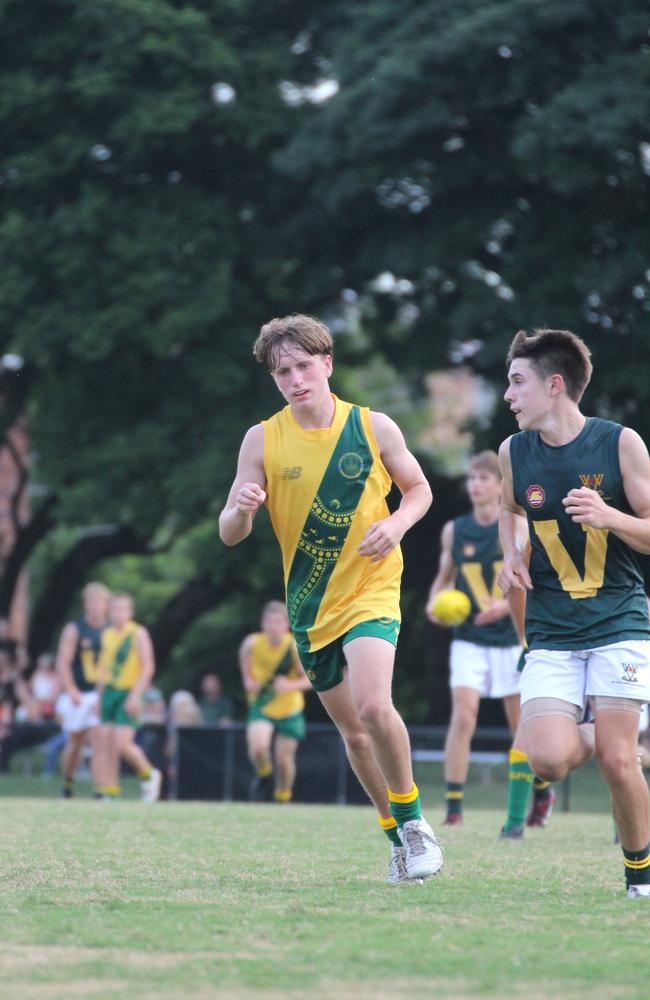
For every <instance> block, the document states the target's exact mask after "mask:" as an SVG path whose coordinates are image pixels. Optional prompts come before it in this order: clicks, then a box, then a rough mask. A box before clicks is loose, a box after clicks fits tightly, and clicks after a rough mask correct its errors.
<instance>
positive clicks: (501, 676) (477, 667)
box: [449, 639, 521, 698]
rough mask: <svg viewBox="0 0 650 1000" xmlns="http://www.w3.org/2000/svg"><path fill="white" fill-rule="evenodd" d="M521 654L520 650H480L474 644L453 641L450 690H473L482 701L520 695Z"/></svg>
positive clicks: (510, 647) (502, 647)
mask: <svg viewBox="0 0 650 1000" xmlns="http://www.w3.org/2000/svg"><path fill="white" fill-rule="evenodd" d="M520 653H521V646H479V645H478V643H476V642H466V641H465V640H464V639H452V642H451V650H450V653H449V668H450V675H451V676H450V678H449V686H450V687H452V688H457V687H468V688H473V690H474V691H478V693H479V694H480V696H481V698H507V697H508V696H509V695H511V694H519V678H520V677H521V674H520V673H519V672H518V670H517V663H518V662H519V655H520Z"/></svg>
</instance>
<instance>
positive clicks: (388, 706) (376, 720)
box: [359, 698, 395, 730]
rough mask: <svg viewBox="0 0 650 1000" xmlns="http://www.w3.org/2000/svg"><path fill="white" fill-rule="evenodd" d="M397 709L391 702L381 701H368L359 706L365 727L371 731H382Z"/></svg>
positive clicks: (360, 716)
mask: <svg viewBox="0 0 650 1000" xmlns="http://www.w3.org/2000/svg"><path fill="white" fill-rule="evenodd" d="M394 711H395V709H394V708H393V705H392V703H391V702H387V701H385V700H380V699H378V698H377V699H368V701H366V702H365V703H364V704H363V705H360V706H359V718H360V719H361V722H362V724H363V726H364V727H365V728H366V729H369V730H378V729H382V728H383V727H384V726H385V725H386V723H387V722H388V720H389V718H390V716H391V715H392V714H393V712H394Z"/></svg>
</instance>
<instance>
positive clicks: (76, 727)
mask: <svg viewBox="0 0 650 1000" xmlns="http://www.w3.org/2000/svg"><path fill="white" fill-rule="evenodd" d="M109 599H110V591H109V590H108V588H107V587H105V586H104V585H103V583H89V584H87V585H86V586H85V587H84V589H83V591H82V603H83V616H82V617H81V618H79V619H77V620H76V621H72V622H68V624H67V625H66V626H65V628H64V629H63V632H62V633H61V638H60V640H59V647H58V649H57V653H56V668H57V671H58V674H59V677H60V679H61V686H62V688H63V691H62V694H61V696H60V697H59V699H58V701H57V704H56V711H57V714H58V716H59V718H60V720H61V728H62V730H63V731H64V733H66V734H67V739H66V743H65V748H64V751H63V763H62V772H63V788H62V791H61V794H62V796H63V798H71V797H72V795H73V791H74V779H75V773H76V770H77V765H78V763H79V756H80V754H81V750H82V747H83V745H84V743H85V741H86V738H88V739H89V740H90V745H91V750H92V758H91V773H92V776H93V781H94V784H95V787H96V788H98V786H99V783H100V776H99V774H98V771H97V767H98V764H99V757H98V739H97V733H98V730H97V727H98V725H99V698H98V693H97V689H96V686H97V680H98V677H99V656H100V651H101V637H102V632H103V630H104V629H105V628H106V625H107V624H108V621H107V615H108V602H109Z"/></svg>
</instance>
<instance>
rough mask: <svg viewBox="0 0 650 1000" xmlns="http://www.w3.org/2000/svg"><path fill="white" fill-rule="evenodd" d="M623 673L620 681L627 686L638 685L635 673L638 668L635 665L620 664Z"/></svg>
mask: <svg viewBox="0 0 650 1000" xmlns="http://www.w3.org/2000/svg"><path fill="white" fill-rule="evenodd" d="M621 666H622V667H623V673H622V675H621V680H622V681H625V682H626V683H627V684H638V683H639V678H638V677H637V673H638V672H639V668H638V666H637V664H636V663H622V664H621Z"/></svg>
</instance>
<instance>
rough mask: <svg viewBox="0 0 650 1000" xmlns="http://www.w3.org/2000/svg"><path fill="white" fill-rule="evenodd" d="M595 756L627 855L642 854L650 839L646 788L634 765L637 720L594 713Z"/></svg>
mask: <svg viewBox="0 0 650 1000" xmlns="http://www.w3.org/2000/svg"><path fill="white" fill-rule="evenodd" d="M595 714H596V754H597V757H598V763H599V764H600V769H601V771H602V773H603V776H604V778H605V781H606V782H607V784H608V785H609V790H610V793H611V796H612V806H613V810H614V819H615V820H616V825H617V827H618V831H619V834H620V838H621V846H622V847H624V848H625V850H627V851H642V850H643V849H644V848H645V847H647V844H648V840H649V839H650V836H649V820H648V786H647V784H646V780H645V778H644V777H643V774H642V773H641V770H640V768H639V765H638V761H637V750H636V746H637V737H638V732H637V731H638V726H639V717H638V715H637V714H636V713H634V712H625V711H620V710H619V711H616V710H614V709H596V712H595Z"/></svg>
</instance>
